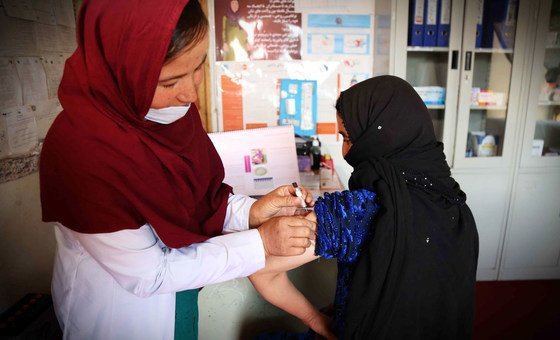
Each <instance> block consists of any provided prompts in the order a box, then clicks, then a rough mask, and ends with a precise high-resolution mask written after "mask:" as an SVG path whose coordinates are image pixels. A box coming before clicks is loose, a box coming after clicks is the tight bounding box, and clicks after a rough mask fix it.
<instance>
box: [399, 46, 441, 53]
mask: <svg viewBox="0 0 560 340" xmlns="http://www.w3.org/2000/svg"><path fill="white" fill-rule="evenodd" d="M406 50H407V51H409V52H449V47H432V46H430V47H424V46H408V47H407V48H406Z"/></svg>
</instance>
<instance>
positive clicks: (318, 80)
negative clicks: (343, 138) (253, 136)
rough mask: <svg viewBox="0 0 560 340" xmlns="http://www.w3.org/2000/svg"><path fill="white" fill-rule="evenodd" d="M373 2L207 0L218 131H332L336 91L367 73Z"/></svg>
mask: <svg viewBox="0 0 560 340" xmlns="http://www.w3.org/2000/svg"><path fill="white" fill-rule="evenodd" d="M373 3H374V2H371V3H369V2H367V3H364V2H360V1H357V0H348V1H341V0H323V1H318V2H314V1H301V0H247V1H220V0H219V1H215V2H214V13H215V17H214V20H215V22H214V23H215V27H216V36H215V45H216V63H215V68H214V75H215V83H214V84H215V93H216V97H215V101H214V103H215V105H216V106H215V110H214V112H216V113H217V117H216V118H217V119H216V120H215V121H216V123H217V124H216V125H217V126H216V128H217V129H218V131H231V130H240V129H252V128H262V127H270V126H276V125H284V124H290V125H293V126H294V129H295V131H296V133H298V134H301V135H305V136H310V135H324V134H328V135H337V131H338V128H337V126H336V110H335V103H336V99H337V98H338V96H339V94H340V92H341V91H344V90H346V89H347V88H349V87H350V86H352V85H353V84H355V83H358V82H360V81H363V80H365V79H368V78H370V77H371V76H372V74H373V51H374V46H373V45H374V34H373V33H374V32H373V31H374V13H373V8H374V6H373ZM303 84H306V85H305V86H301V88H300V89H298V91H301V92H298V94H297V95H296V94H291V93H290V91H289V88H290V86H291V88H292V89H294V88H295V87H297V86H300V85H303ZM310 84H314V85H312V86H311V85H310ZM285 87H287V88H288V89H286V88H285ZM311 88H312V89H313V91H309V90H310V89H311ZM304 93H307V94H311V97H310V98H311V99H312V101H311V102H310V103H312V104H313V105H312V106H310V108H311V110H310V111H302V105H303V106H305V105H307V102H306V101H305V100H303V99H302V98H304V97H300V95H301V94H304ZM302 113H303V116H302ZM306 113H310V115H306ZM303 118H305V119H303ZM307 118H310V119H307ZM308 123H310V124H312V125H314V126H313V127H309V126H307V125H306V124H308ZM302 124H303V125H302ZM302 127H304V128H303V129H302Z"/></svg>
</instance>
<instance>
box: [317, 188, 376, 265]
mask: <svg viewBox="0 0 560 340" xmlns="http://www.w3.org/2000/svg"><path fill="white" fill-rule="evenodd" d="M375 197H376V194H375V193H374V192H371V191H369V190H365V189H361V190H352V191H348V190H345V191H342V192H334V193H326V194H325V195H324V197H319V199H318V200H317V203H316V204H315V214H316V215H317V239H316V244H315V254H316V255H319V256H322V257H324V258H328V259H331V258H336V259H337V260H338V261H339V262H344V263H353V262H355V261H356V260H357V258H358V254H359V251H360V247H361V246H362V244H363V242H364V240H365V239H366V238H367V237H368V236H369V225H370V224H371V221H372V219H373V218H374V217H375V214H376V213H377V211H378V208H379V206H378V204H377V203H376V199H375Z"/></svg>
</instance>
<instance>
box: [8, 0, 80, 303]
mask: <svg viewBox="0 0 560 340" xmlns="http://www.w3.org/2000/svg"><path fill="white" fill-rule="evenodd" d="M29 5H31V7H29ZM74 15H75V12H74V7H73V1H72V0H57V1H52V2H51V1H48V2H45V1H38V0H36V1H25V2H19V1H4V2H3V5H2V6H0V58H2V60H3V62H5V63H3V64H2V66H3V68H2V74H0V79H1V82H2V92H0V95H1V97H0V110H1V111H2V116H0V119H4V121H3V122H2V123H3V124H0V127H1V128H0V141H1V142H3V143H0V158H3V159H0V179H1V180H0V268H2V279H1V280H0V312H2V311H4V310H6V309H7V308H8V307H10V306H11V305H12V304H14V303H15V302H16V301H18V300H19V299H20V298H21V297H23V296H24V295H25V294H27V293H49V292H50V281H51V272H52V263H53V257H54V249H55V241H54V233H53V229H52V227H51V226H50V225H49V224H46V223H43V222H42V221H41V207H40V199H39V176H38V173H37V172H36V170H37V169H36V164H37V163H36V161H37V159H38V154H31V153H28V152H27V150H23V149H18V150H16V148H14V147H13V144H8V143H9V142H8V139H9V138H12V137H10V133H13V130H12V131H11V132H8V129H7V127H6V121H7V118H6V112H14V111H18V110H19V111H25V110H31V111H28V112H33V114H32V115H31V120H33V121H34V124H36V125H34V128H31V129H30V131H32V132H34V133H35V134H36V135H35V136H34V143H35V148H37V147H38V145H39V144H38V142H39V141H40V140H41V139H42V138H43V137H44V135H45V133H46V131H47V129H48V127H49V126H50V124H51V122H52V120H53V119H54V117H55V116H56V113H57V112H58V111H59V108H60V107H59V106H58V102H57V96H56V90H57V87H58V83H59V81H60V76H61V75H62V66H63V61H64V60H65V59H66V58H67V57H68V56H69V55H70V53H71V52H72V51H73V50H74V49H75V33H74V32H75V29H74V25H75V24H74ZM22 57H23V58H33V60H34V61H36V62H37V63H41V64H40V65H39V67H38V68H35V69H34V71H39V72H34V73H31V74H27V75H24V74H23V73H10V67H12V66H11V65H14V66H13V69H16V66H15V65H16V64H17V61H18V60H19V59H18V58H22ZM51 62H52V63H51ZM43 71H44V73H41V72H43ZM39 73H41V74H39ZM10 74H11V75H13V74H17V76H15V77H13V76H12V77H9V75H10ZM7 76H8V77H7ZM39 85H40V86H39ZM18 88H19V89H20V91H21V92H20V93H19V94H18V93H17V92H18V91H17V90H16V89H18ZM38 89H40V90H38ZM30 90H31V91H30ZM32 125H33V124H32ZM2 139H3V140H2ZM12 141H13V140H12ZM31 144H32V143H29V145H30V146H32V145H31ZM23 156H26V157H27V158H26V159H32V160H33V162H30V163H29V164H26V166H25V167H24V168H23V169H22V168H18V167H17V165H21V164H23V162H21V160H23V158H22V157H23ZM8 163H10V164H15V165H16V166H15V167H7V166H5V165H6V164H8ZM14 169H16V170H14ZM29 173H30V174H29ZM18 177H19V178H18ZM6 180H7V181H6ZM5 181H6V182H5Z"/></svg>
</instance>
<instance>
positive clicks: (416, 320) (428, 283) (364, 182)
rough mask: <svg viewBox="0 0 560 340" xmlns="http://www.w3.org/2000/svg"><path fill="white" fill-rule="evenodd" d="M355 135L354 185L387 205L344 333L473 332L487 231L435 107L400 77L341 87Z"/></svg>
mask: <svg viewBox="0 0 560 340" xmlns="http://www.w3.org/2000/svg"><path fill="white" fill-rule="evenodd" d="M337 111H338V113H339V115H340V117H341V118H342V120H343V123H344V125H345V127H346V130H347V132H348V136H349V138H350V140H351V142H352V147H351V148H350V151H349V152H348V154H347V155H346V156H345V159H346V161H347V162H348V163H349V164H350V165H351V166H353V167H354V171H353V173H352V175H351V177H350V180H349V187H350V189H368V190H372V191H374V192H376V193H377V194H378V197H379V199H380V201H379V203H380V205H381V207H382V208H381V210H380V212H379V213H378V215H377V217H376V218H375V219H374V222H373V224H372V226H371V228H372V229H371V232H372V238H371V240H370V241H369V243H368V245H367V246H366V247H364V249H363V251H362V254H361V255H360V259H359V260H358V263H357V267H356V270H355V272H354V276H353V278H352V280H351V282H352V283H351V286H350V293H349V299H348V308H347V310H346V320H345V324H346V328H345V336H344V339H468V338H471V335H472V323H473V314H474V311H473V308H474V286H475V280H476V266H477V259H478V233H477V230H476V225H475V221H474V219H473V216H472V214H471V211H470V209H469V208H468V206H467V205H466V202H465V200H466V196H465V194H464V193H463V192H462V191H461V190H460V188H459V185H458V184H457V183H456V182H455V181H454V180H453V178H451V176H450V175H451V173H450V170H449V166H448V165H447V163H446V161H445V155H444V154H443V144H442V143H440V142H437V141H436V138H435V134H434V129H433V126H432V122H431V117H430V114H429V112H428V110H427V108H426V106H425V105H424V103H423V102H422V100H421V99H420V97H419V96H418V95H417V93H416V92H415V90H414V89H413V88H412V87H411V86H410V85H409V84H408V83H407V82H405V81H404V80H402V79H400V78H397V77H393V76H381V77H376V78H372V79H368V80H366V81H363V82H361V83H358V84H356V85H354V86H353V87H351V88H349V89H348V90H346V91H344V92H342V93H341V95H340V98H339V101H338V102H337Z"/></svg>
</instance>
